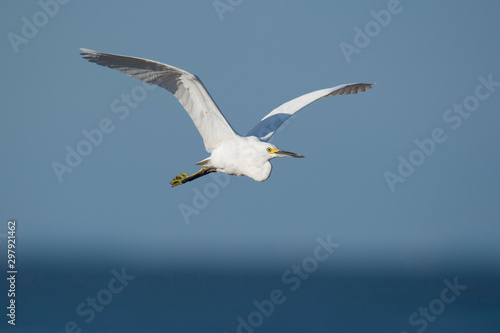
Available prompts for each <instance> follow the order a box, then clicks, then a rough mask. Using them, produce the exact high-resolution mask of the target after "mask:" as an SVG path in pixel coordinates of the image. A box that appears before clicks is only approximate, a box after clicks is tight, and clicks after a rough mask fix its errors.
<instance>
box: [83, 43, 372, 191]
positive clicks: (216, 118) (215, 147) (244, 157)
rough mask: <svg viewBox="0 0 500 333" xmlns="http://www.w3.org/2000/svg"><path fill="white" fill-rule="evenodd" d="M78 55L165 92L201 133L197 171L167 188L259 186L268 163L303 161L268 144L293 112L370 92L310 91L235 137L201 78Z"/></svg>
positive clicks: (121, 59)
mask: <svg viewBox="0 0 500 333" xmlns="http://www.w3.org/2000/svg"><path fill="white" fill-rule="evenodd" d="M80 50H82V53H81V55H82V56H83V58H84V59H87V60H88V61H90V62H94V63H96V64H98V65H101V66H106V67H109V68H113V69H116V70H118V71H120V72H122V73H124V74H127V75H128V76H130V77H132V78H134V79H137V80H140V81H143V82H146V83H149V84H155V85H158V86H160V87H162V88H165V89H166V90H168V91H170V92H171V93H172V94H174V96H175V97H176V98H177V99H178V100H179V102H180V103H181V104H182V106H183V107H184V109H186V111H187V113H188V114H189V116H190V117H191V119H192V120H193V122H194V124H195V126H196V128H197V129H198V131H199V132H200V134H201V136H202V138H203V142H204V143H205V149H206V150H207V152H209V153H211V155H210V157H208V158H206V159H204V160H202V161H200V162H198V163H196V164H198V165H201V166H202V167H201V170H199V171H198V172H196V173H194V174H192V175H188V174H186V173H181V174H180V175H178V176H177V177H175V178H174V179H173V180H172V181H171V182H170V183H171V185H172V187H174V186H177V185H181V184H184V183H186V182H189V181H192V180H194V179H196V178H198V177H201V176H204V175H206V174H208V173H210V172H222V173H226V174H229V175H237V176H242V175H245V176H248V177H250V178H252V179H254V180H256V181H258V182H262V181H265V180H266V179H267V178H269V175H270V174H271V169H272V166H271V163H270V162H269V161H270V160H271V159H273V158H275V157H284V156H289V157H304V156H302V155H299V154H295V153H291V152H288V151H284V150H281V149H279V148H277V147H276V146H275V145H273V144H271V143H269V142H268V141H269V139H270V138H271V136H272V135H273V134H274V133H275V132H276V130H277V129H278V128H279V127H280V126H281V125H282V124H283V123H284V122H285V121H286V120H287V119H288V118H289V117H290V116H292V115H293V114H294V113H296V112H297V111H299V110H300V109H302V108H303V107H305V106H307V105H309V104H310V103H312V102H314V101H316V100H318V99H320V98H323V97H330V96H337V95H348V94H356V93H358V92H360V91H365V90H366V89H369V88H371V87H372V84H369V83H349V84H342V85H339V86H336V87H333V88H327V89H322V90H317V91H313V92H311V93H308V94H305V95H302V96H300V97H297V98H295V99H293V100H291V101H289V102H287V103H285V104H283V105H281V106H279V107H278V108H276V109H274V110H273V111H271V112H270V113H269V114H268V115H266V116H265V117H264V118H262V120H261V121H260V122H259V123H257V125H255V127H254V128H252V129H251V130H250V131H249V132H248V133H247V134H246V135H245V136H241V135H238V134H237V133H236V132H235V131H234V130H233V128H232V127H231V125H230V124H229V123H228V122H227V120H226V118H224V116H223V115H222V113H221V112H220V110H219V108H218V107H217V105H216V104H215V102H214V101H213V99H212V98H211V96H210V94H209V93H208V91H207V90H206V89H205V87H204V86H203V83H202V82H201V81H200V79H199V78H198V77H197V76H196V75H193V74H191V73H189V72H186V71H184V70H182V69H179V68H176V67H173V66H170V65H166V64H162V63H159V62H156V61H153V60H148V59H142V58H134V57H127V56H122V55H116V54H109V53H101V52H97V51H92V50H88V49H83V48H82V49H80Z"/></svg>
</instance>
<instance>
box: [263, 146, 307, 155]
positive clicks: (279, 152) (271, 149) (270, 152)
mask: <svg viewBox="0 0 500 333" xmlns="http://www.w3.org/2000/svg"><path fill="white" fill-rule="evenodd" d="M266 152H267V154H268V159H273V158H275V157H295V158H303V157H304V156H302V155H300V154H296V153H291V152H289V151H285V150H281V149H279V148H278V147H276V146H275V145H272V144H270V143H268V144H267V145H266Z"/></svg>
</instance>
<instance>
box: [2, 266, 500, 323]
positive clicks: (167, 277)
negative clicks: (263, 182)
mask: <svg viewBox="0 0 500 333" xmlns="http://www.w3.org/2000/svg"><path fill="white" fill-rule="evenodd" d="M499 296H500V275H499V272H498V271H486V270H485V271H478V270H474V271H460V270H457V269H449V270H443V271H441V272H427V271H425V270H420V271H415V272H412V273H411V274H408V273H404V274H398V273H397V272H396V273H395V272H392V273H384V272H383V271H375V272H374V271H372V272H363V271H358V272H355V271H350V272H349V271H347V270H345V271H342V270H340V271H338V272H328V273H326V272H321V271H320V270H318V271H315V272H314V273H311V274H308V273H307V272H304V271H300V272H299V271H297V272H293V271H292V270H290V271H288V272H287V271H285V270H283V269H280V270H273V269H268V268H266V269H261V270H259V269H254V270H249V269H241V268H238V267H234V268H231V267H227V268H226V269H224V270H220V269H219V270H214V269H201V268H200V269H191V270H189V269H185V268H184V269H182V268H174V267H170V268H169V267H162V268H161V269H156V270H153V269H151V268H149V269H145V268H131V267H124V266H122V265H119V264H116V265H115V266H113V264H109V263H108V264H106V265H84V264H82V265H78V264H75V265H68V264H65V265H63V264H59V265H56V264H54V263H43V262H40V263H38V264H37V265H30V269H22V268H20V269H19V273H18V275H17V281H16V321H15V322H16V325H15V327H13V326H12V325H9V324H7V319H8V318H7V317H6V316H5V315H3V318H4V320H3V321H4V322H3V323H2V324H1V325H0V329H1V331H2V332H8V331H12V332H75V333H78V332H124V333H125V332H221V333H223V332H245V333H253V332H330V333H331V332H398V333H399V332H429V333H430V332H455V333H460V332H500V301H499ZM4 300H5V302H4V306H3V307H2V308H3V309H6V307H5V305H6V304H7V297H5V298H4ZM4 311H5V312H6V313H7V310H4Z"/></svg>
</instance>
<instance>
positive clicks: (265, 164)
mask: <svg viewBox="0 0 500 333" xmlns="http://www.w3.org/2000/svg"><path fill="white" fill-rule="evenodd" d="M268 147H271V148H276V147H275V146H274V145H271V144H269V143H267V142H262V141H260V140H259V139H257V137H255V136H247V137H244V136H239V135H238V136H237V137H235V139H234V140H232V141H228V142H225V143H223V144H222V145H221V146H220V147H219V148H217V149H215V150H214V151H213V152H212V154H211V155H210V158H209V160H208V162H207V163H206V164H205V165H204V166H206V167H209V168H210V167H211V168H215V169H216V171H217V172H222V173H227V174H228V175H235V176H243V175H244V176H248V177H250V178H252V179H253V180H256V181H258V182H262V181H264V180H266V179H267V178H269V175H270V174H271V169H272V166H271V163H270V162H269V156H270V155H271V154H269V153H268V152H267V150H266V148H268Z"/></svg>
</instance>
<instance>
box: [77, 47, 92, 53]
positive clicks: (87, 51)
mask: <svg viewBox="0 0 500 333" xmlns="http://www.w3.org/2000/svg"><path fill="white" fill-rule="evenodd" d="M80 51H82V53H80V54H85V53H95V51H94V50H90V49H86V48H83V47H80Z"/></svg>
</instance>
